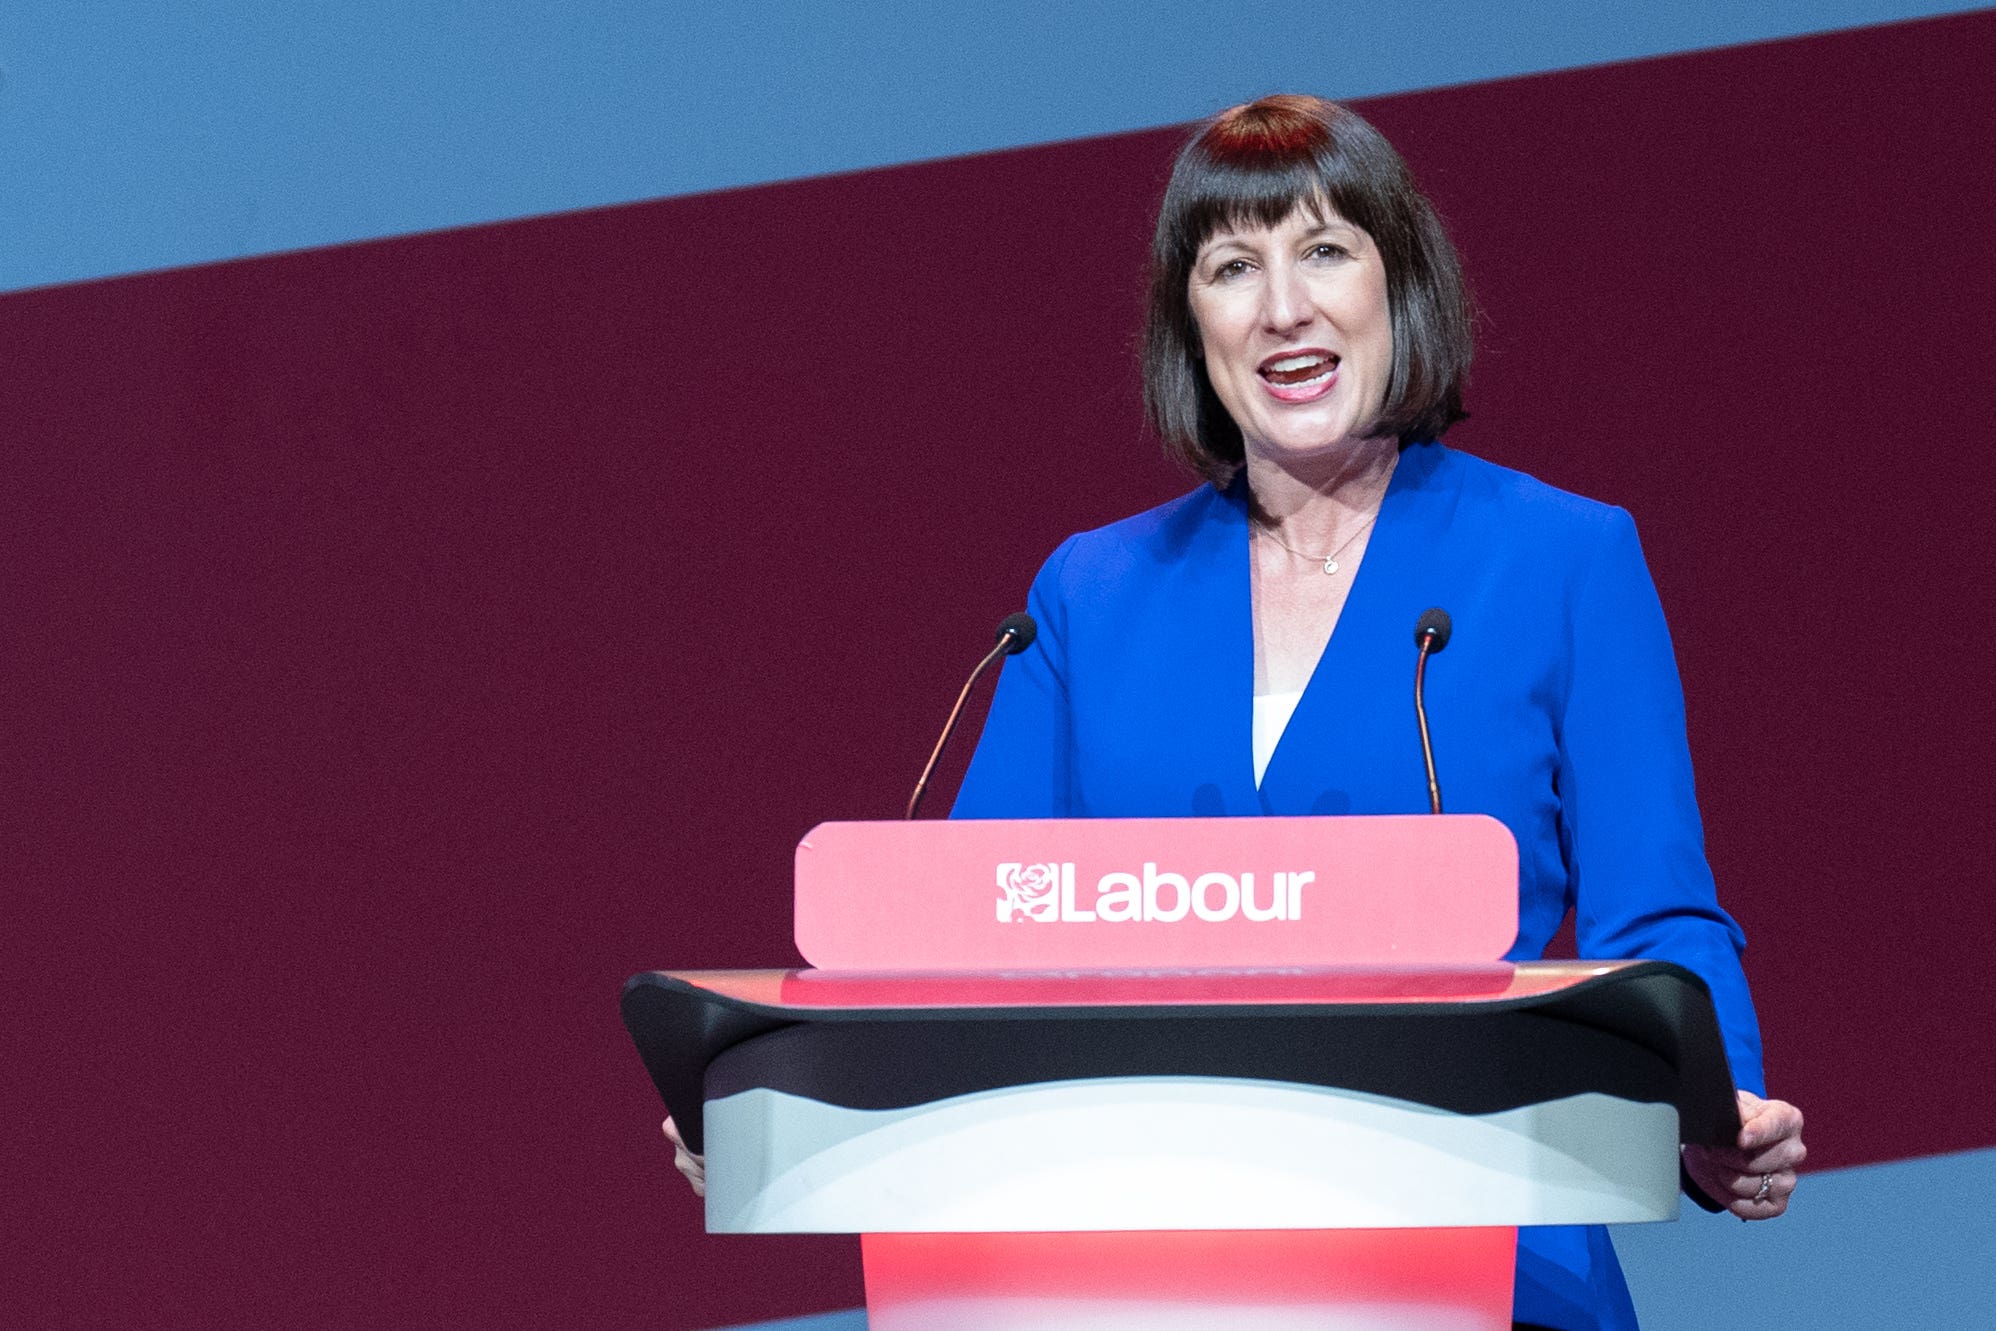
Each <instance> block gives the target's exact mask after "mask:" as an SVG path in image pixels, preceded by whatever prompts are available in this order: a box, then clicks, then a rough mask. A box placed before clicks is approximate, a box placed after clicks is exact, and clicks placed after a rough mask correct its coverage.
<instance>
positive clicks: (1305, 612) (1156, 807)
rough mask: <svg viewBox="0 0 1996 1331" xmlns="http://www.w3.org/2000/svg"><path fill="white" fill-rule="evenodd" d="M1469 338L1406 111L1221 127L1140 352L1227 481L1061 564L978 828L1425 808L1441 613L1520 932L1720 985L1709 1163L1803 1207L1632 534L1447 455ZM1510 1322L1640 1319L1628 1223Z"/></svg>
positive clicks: (1444, 701) (1262, 110)
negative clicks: (1012, 821)
mask: <svg viewBox="0 0 1996 1331" xmlns="http://www.w3.org/2000/svg"><path fill="white" fill-rule="evenodd" d="M1469 352H1470V343H1469V313H1468V300H1467V297H1466V295H1465V293H1464V290H1463V285H1462V280H1461V276H1460V273H1459V271H1458V267H1457V263H1456V258H1455V254H1454V251H1453V249H1452V248H1451V246H1450V245H1449V242H1448V240H1447V237H1446V236H1445V235H1444V234H1443V232H1442V229H1441V226H1440V224H1439V223H1438V221H1437V220H1436V218H1435V215H1434V212H1433V209H1432V208H1431V207H1430V206H1429V204H1428V202H1427V201H1426V200H1425V199H1424V198H1422V196H1421V195H1420V194H1419V193H1418V192H1417V191H1416V190H1415V188H1414V186H1413V183H1412V180H1411V179H1410V177H1409V176H1408V173H1407V171H1406V167H1405V165H1404V164H1403V163H1402V162H1401V161H1400V158H1399V156H1398V154H1396V153H1395V152H1394V150H1393V149H1392V147H1391V146H1390V145H1389V144H1387V142H1386V141H1385V139H1384V138H1382V137H1381V136H1380V135H1379V133H1378V132H1377V131H1376V130H1374V129H1373V128H1372V127H1371V126H1370V125H1368V124H1366V123H1365V121H1363V120H1362V119H1360V118H1359V117H1358V116H1357V115H1356V114H1354V113H1353V112H1351V111H1349V110H1346V109H1344V108H1342V107H1339V106H1336V105H1334V104H1332V103H1329V102H1324V101H1320V100H1317V99H1315V98H1309V97H1295V96H1281V97H1268V98H1264V99H1262V100H1260V101H1257V102H1253V103H1250V104H1248V105H1246V106H1240V107H1235V108H1233V109H1232V110H1229V111H1226V112H1223V113H1222V114H1221V115H1219V116H1218V117H1216V118H1215V119H1214V120H1213V121H1211V122H1210V123H1209V124H1207V125H1206V126H1204V127H1203V128H1202V129H1201V130H1200V131H1199V133H1198V134H1197V135H1195V136H1194V138H1193V139H1192V140H1191V142H1190V143H1188V144H1187V145H1186V147H1185V149H1184V150H1183V151H1182V152H1181V153H1180V155H1179V158H1178V161H1177V163H1176V165H1175V167H1174V169H1173V172H1172V178H1171V183H1170V185H1169V187H1168V189H1167V190H1166V193H1165V198H1164V203H1163V206H1162V209H1161V211H1160V215H1159V218H1158V224H1157V232H1156V237H1155V240H1154V242H1153V247H1152V278H1151V294H1150V312H1149V321H1148V328H1147V333H1146V346H1145V363H1144V371H1145V388H1146V405H1147V407H1148V410H1149V414H1150V416H1151V419H1152V422H1153V423H1154V425H1155V426H1156V427H1157V428H1158V430H1159V432H1160V433H1161V434H1162V435H1163V436H1164V438H1165V439H1166V440H1167V442H1168V443H1169V444H1170V446H1171V447H1172V448H1173V449H1174V450H1176V451H1177V452H1178V453H1179V454H1180V456H1182V457H1183V458H1184V459H1185V460H1186V461H1188V462H1189V463H1190V464H1191V465H1192V466H1193V467H1195V468H1196V469H1197V470H1198V471H1199V472H1200V473H1201V474H1202V475H1203V476H1205V477H1206V478H1207V480H1208V481H1209V482H1210V484H1208V485H1205V486H1202V487H1201V488H1200V489H1199V490H1198V491H1196V492H1194V493H1193V494H1190V495H1187V496H1185V497H1184V498H1182V499H1179V500H1176V501H1174V502H1173V503H1170V504H1166V505H1164V506H1163V507H1162V508H1158V509H1155V510H1152V511H1151V512H1149V513H1144V514H1140V515H1138V516H1137V517H1134V518H1130V519H1128V520H1126V521H1124V522H1120V523H1116V524H1114V525H1112V526H1109V527H1106V528H1103V529H1101V530H1099V531H1094V532H1086V533H1083V534H1081V535H1079V536H1075V537H1072V538H1070V539H1069V540H1068V541H1067V542H1066V543H1065V544H1063V545H1062V546H1061V547H1060V549H1059V550H1057V551H1056V552H1055V553H1054V555H1053V556H1052V558H1050V559H1049V560H1048V561H1047V564H1046V566H1045V567H1044V568H1043V569H1042V570H1041V572H1040V575H1039V577H1038V578H1037V579H1036V580H1035V582H1034V584H1033V589H1032V593H1031V596H1030V598H1029V601H1028V609H1029V610H1030V611H1031V613H1032V614H1033V617H1034V618H1035V619H1036V620H1037V621H1038V624H1039V641H1038V645H1037V646H1036V647H1035V648H1034V649H1033V650H1032V651H1029V652H1026V653H1024V654H1023V655H1020V656H1017V657H1014V658H1011V660H1009V661H1008V663H1007V664H1006V667H1005V672H1004V675H1003V677H1002V678H1001V681H1000V684H999V688H998V693H997V696H996V698H995V699H994V700H993V703H992V708H991V714H990V718H989V720H988V721H987V722H986V725H985V731H984V736H983V739H982V741H981V742H980V744H979V746H978V749H977V754H976V756H975V758H974V759H973V760H972V762H971V767H970V771H969V774H968V775H967V776H966V778H965V781H964V786H963V790H962V792H961V794H960V795H959V797H958V800H957V804H956V809H955V813H956V816H958V817H973V818H977V817H990V818H995V817H1008V818H1018V817H1090V816H1096V817H1117V816H1124V817H1130V816H1170V815H1216V814H1325V813H1333V814H1339V813H1414V812H1421V811H1425V810H1426V808H1427V786H1426V779H1425V772H1424V768H1423V764H1422V760H1421V756H1420V751H1419V748H1418V746H1417V745H1416V744H1415V742H1414V736H1413V730H1412V723H1411V717H1410V716H1409V715H1408V713H1409V711H1410V710H1411V709H1410V708H1409V706H1408V703H1407V697H1406V695H1407V691H1408V686H1409V678H1410V671H1411V669H1412V665H1413V659H1412V658H1413V626H1414V622H1415V620H1416V619H1417V618H1418V617H1419V615H1420V614H1421V612H1422V611H1423V610H1424V609H1426V608H1427V607H1430V606H1441V607H1444V608H1446V609H1447V610H1448V611H1449V612H1450V614H1451V615H1452V616H1453V619H1454V636H1453V639H1452V641H1451V643H1450V645H1449V649H1448V653H1447V655H1446V656H1445V657H1439V658H1436V660H1435V661H1434V662H1433V663H1432V665H1431V667H1430V671H1429V678H1428V697H1427V706H1428V711H1429V717H1430V722H1431V725H1432V727H1433V731H1434V733H1435V735H1436V744H1437V748H1438V749H1439V750H1440V761H1441V764H1442V772H1441V776H1442V787H1443V790H1444V791H1445V792H1446V793H1447V798H1448V804H1449V808H1450V809H1451V810H1453V811H1457V812H1480V813H1488V814H1491V815H1493V816H1495V817H1497V818H1499V819H1500V820H1502V821H1503V822H1504V823H1505V824H1506V825H1507V826H1508V827H1509V828H1510V829H1511V831H1512V833H1513V835H1514V836H1515V837H1516V838H1517V841H1518V847H1519V858H1520V865H1519V868H1520V901H1519V908H1520V912H1519V913H1520V923H1519V932H1518V939H1517V943H1516V946H1515V947H1514V948H1513V950H1512V952H1511V956H1512V957H1513V958H1514V959H1526V958H1535V957H1538V956H1539V955H1541V954H1542V952H1543V950H1544V948H1545V945H1546V942H1547V941H1548V940H1549V939H1550V938H1551V936H1552V934H1553V933H1554V931H1555V930H1556V929H1557V928H1558V927H1559V925H1560V922H1561V921H1562V920H1563V919H1564V918H1565V916H1566V913H1567V911H1568V910H1569V909H1571V910H1572V911H1573V912H1574V916H1575V921H1576V928H1577V931H1578V935H1579V944H1580V951H1581V954H1582V955H1583V956H1588V957H1602V958H1619V957H1654V958H1662V959H1667V960H1670V961H1675V962H1678V963H1680V964H1682V965H1684V966H1686V967H1688V968H1690V969H1691V970H1693V971H1694V972H1696V973H1697V974H1698V975H1700V976H1701V977H1703V978H1704V980H1705V981H1706V983H1707V984H1708V985H1709V986H1710V987H1711V989H1712V993H1713V998H1714V1001H1715V1003H1716V1005H1717V1008H1718V1011H1719V1014H1720V1021H1721V1026H1722V1029H1723V1031H1724V1033H1725V1036H1726V1042H1727V1051H1728V1054H1729V1056H1730V1057H1731V1060H1732V1066H1733V1070H1734V1077H1735V1081H1736V1082H1737V1084H1738V1085H1739V1087H1740V1092H1739V1096H1740V1112H1741V1118H1742V1120H1743V1121H1744V1124H1745V1126H1744V1128H1743V1130H1742V1132H1741V1134H1740V1140H1739V1144H1738V1146H1737V1148H1736V1149H1733V1150H1728V1151H1707V1150H1687V1151H1686V1153H1685V1160H1684V1164H1685V1169H1686V1173H1687V1175H1688V1177H1689V1180H1690V1182H1691V1184H1692V1185H1693V1195H1694V1197H1699V1198H1700V1200H1701V1201H1706V1202H1709V1201H1710V1199H1712V1198H1717V1199H1719V1200H1720V1201H1723V1202H1724V1203H1725V1204H1726V1206H1727V1207H1728V1208H1729V1209H1730V1210H1732V1211H1733V1212H1734V1213H1735V1214H1737V1215H1739V1216H1740V1217H1741V1218H1743V1219H1749V1220H1752V1219H1767V1218H1769V1217H1772V1216H1776V1215H1779V1214H1781V1212H1782V1211H1783V1210H1785V1209H1786V1207H1787V1202H1788V1197H1789V1195H1790V1193H1791V1192H1792V1191H1793V1189H1794V1186H1795V1172H1794V1171H1795V1167H1796V1166H1797V1165H1799V1164H1800V1163H1801V1161H1802V1156H1803V1149H1802V1142H1801V1115H1800V1114H1799V1113H1798V1112H1796V1111H1795V1109H1794V1108H1793V1107H1792V1106H1790V1105H1787V1104H1784V1103H1782V1102H1780V1101H1773V1100H1763V1099H1761V1098H1760V1093H1761V1091H1762V1089H1763V1086H1762V1080H1761V1070H1760V1048H1759V1034H1758V1030H1757V1027H1756V1024H1755V1020H1754V1015H1753V1008H1752V1004H1751V1001H1750V1000H1749V998H1748V996H1747V991H1746V982H1745V977H1744V975H1743V974H1742V972H1741V970H1740V965H1739V953H1740V949H1741V947H1742V946H1743V941H1744V940H1743V939H1742V937H1741V935H1740V931H1739V928H1738V926H1737V925H1735V924H1734V923H1733V921H1732V920H1731V919H1730V918H1729V917H1728V916H1727V915H1726V914H1725V912H1724V911H1722V910H1721V909H1720V908H1719V905H1718V902H1717V900H1716V897H1715V895H1714V891H1713V886H1712V878H1711V873H1710V870H1709V869H1708V868H1707V867H1706V864H1705V859H1704V852H1703V841H1702V833H1701V831H1700V826H1699V820H1698V812H1697V807H1696V804H1695V802H1694V800H1693V795H1692V784H1691V769H1690V759H1689V755H1688V752H1687V750H1686V745H1685V736H1684V717H1683V702H1682V698H1681V696H1680V693H1679V687H1678V681H1677V673H1676V666H1675V663H1674V660H1673V658H1672V655H1671V648H1670V640H1669V637H1668V634H1667V632H1666V630H1665V627H1664V623H1663V615H1662V609H1661V607H1660V605H1659V603H1658V600H1657V596H1656V591H1655V588H1654V586H1653V585H1652V584H1651V582H1650V578H1649V573H1648V570H1647V569H1646V567H1645V566H1644V564H1643V560H1642V554H1641V551H1640V549H1639V547H1638V545H1637V543H1636V538H1635V530H1634V526H1633V524H1632V523H1631V522H1630V520H1629V518H1628V515H1627V514H1625V513H1623V512H1621V511H1620V510H1618V509H1612V508H1609V507H1606V506H1605V505H1601V504H1596V503H1592V502H1590V501H1588V500H1584V499H1579V498H1576V497H1574V496H1572V495H1567V494H1563V493H1561V492H1559V491H1556V490H1553V489H1551V488H1550V487H1548V486H1545V485H1542V484H1540V483H1539V482H1537V481H1534V480H1532V479H1531V478H1529V477H1526V476H1523V475H1520V474H1518V473H1516V472H1511V471H1506V470H1504V469H1502V468H1499V467H1495V466H1492V465H1490V464H1488V463H1484V462H1480V461H1478V460H1476V459H1473V458H1470V457H1468V456H1466V455H1463V454H1460V453H1456V452H1453V451H1451V450H1449V449H1447V448H1445V447H1443V446H1442V444H1441V443H1440V442H1439V439H1440V437H1441V435H1442V434H1443V432H1445V431H1446V430H1447V429H1448V427H1449V426H1450V425H1451V424H1453V423H1454V422H1456V421H1457V420H1460V419H1461V418H1462V414H1463V413H1462V395H1461V384H1462V378H1463V375H1464V373H1465V371H1466V369H1467V367H1468V363H1469ZM667 1132H668V1135H671V1125H670V1124H669V1123H668V1125H667ZM674 1141H675V1144H676V1145H677V1144H678V1141H677V1138H676V1137H675V1138H674ZM679 1160H680V1164H681V1167H682V1169H684V1170H685V1171H686V1172H687V1173H688V1175H689V1177H694V1178H695V1179H696V1183H697V1176H698V1173H699V1162H698V1160H697V1158H694V1157H690V1156H688V1155H687V1154H686V1153H685V1151H684V1149H683V1147H682V1148H681V1150H680V1152H679ZM1701 1193H1702V1194H1703V1195H1702V1196H1700V1194H1701ZM1711 1204H1712V1205H1713V1206H1714V1207H1715V1208H1716V1205H1717V1203H1711ZM1515 1315H1516V1316H1517V1318H1518V1319H1519V1321H1520V1323H1521V1324H1524V1325H1542V1326H1550V1327H1561V1328H1594V1327H1602V1328H1609V1327H1614V1328H1620V1327H1632V1326H1634V1325H1635V1316H1634V1312H1633V1310H1632V1309H1631V1307H1630V1304H1629V1296H1628V1291H1627V1288H1626V1286H1625V1285H1624V1283H1623V1281H1622V1277H1621V1273H1620V1269H1619V1267H1618V1266H1617V1265H1616V1262H1615V1258H1614V1253H1613V1250H1612V1249H1611V1248H1610V1246H1609V1244H1608V1240H1607V1235H1606V1232H1605V1230H1602V1229H1600V1228H1598V1227H1596V1228H1578V1227H1564V1228H1539V1229H1526V1230H1521V1231H1520V1234H1519V1251H1518V1283H1517V1296H1516V1314H1515Z"/></svg>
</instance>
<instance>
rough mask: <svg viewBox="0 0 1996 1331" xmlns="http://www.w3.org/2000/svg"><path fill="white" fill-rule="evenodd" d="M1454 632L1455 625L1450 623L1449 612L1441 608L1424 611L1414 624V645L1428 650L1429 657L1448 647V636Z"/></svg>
mask: <svg viewBox="0 0 1996 1331" xmlns="http://www.w3.org/2000/svg"><path fill="white" fill-rule="evenodd" d="M1454 631H1455V628H1454V625H1452V624H1450V623H1449V618H1448V611H1446V610H1444V609H1442V608H1441V607H1440V606H1436V607H1435V608H1434V609H1432V610H1424V611H1422V612H1421V617H1420V619H1418V620H1416V621H1415V623H1414V645H1415V646H1416V647H1425V648H1427V649H1428V653H1429V655H1433V654H1434V653H1436V652H1438V651H1440V650H1441V649H1442V648H1444V647H1446V646H1448V635H1449V634H1450V633H1453V632H1454Z"/></svg>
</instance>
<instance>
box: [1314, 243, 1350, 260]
mask: <svg viewBox="0 0 1996 1331" xmlns="http://www.w3.org/2000/svg"><path fill="white" fill-rule="evenodd" d="M1350 253H1351V252H1350V251H1349V250H1347V249H1346V248H1345V247H1344V246H1342V245H1333V244H1331V242H1329V241H1328V240H1327V241H1325V242H1323V243H1322V244H1320V245H1312V246H1311V247H1310V257H1311V258H1313V259H1343V258H1347V257H1349V255H1350Z"/></svg>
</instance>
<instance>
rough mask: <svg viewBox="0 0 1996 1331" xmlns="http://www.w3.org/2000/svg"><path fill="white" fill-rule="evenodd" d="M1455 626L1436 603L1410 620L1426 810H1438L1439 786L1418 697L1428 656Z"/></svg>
mask: <svg viewBox="0 0 1996 1331" xmlns="http://www.w3.org/2000/svg"><path fill="white" fill-rule="evenodd" d="M1454 631H1455V626H1454V625H1453V624H1451V623H1450V622H1449V617H1448V611H1446V610H1443V609H1442V608H1441V607H1439V606H1436V607H1435V608H1433V609H1431V610H1424V611H1422V612H1421V617H1420V619H1418V620H1416V621H1415V623H1414V645H1415V646H1416V647H1419V648H1420V649H1421V654H1420V656H1419V657H1417V658H1416V659H1415V661H1414V719H1415V720H1416V721H1418V722H1420V725H1421V761H1422V762H1423V763H1425V764H1427V768H1428V812H1430V813H1440V812H1441V811H1442V788H1441V786H1440V784H1439V783H1438V782H1436V780H1435V746H1434V745H1433V744H1432V743H1431V742H1429V739H1428V705H1427V703H1426V702H1425V701H1424V700H1423V699H1422V696H1421V686H1422V684H1423V683H1424V682H1425V681H1426V679H1427V674H1428V658H1429V657H1430V656H1432V655H1433V654H1434V653H1436V652H1439V651H1440V650H1441V649H1442V648H1444V647H1446V646H1448V640H1449V635H1450V634H1451V633H1453V632H1454Z"/></svg>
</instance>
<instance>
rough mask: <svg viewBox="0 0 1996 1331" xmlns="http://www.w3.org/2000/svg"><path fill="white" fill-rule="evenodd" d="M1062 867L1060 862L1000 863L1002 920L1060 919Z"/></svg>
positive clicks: (1000, 920)
mask: <svg viewBox="0 0 1996 1331" xmlns="http://www.w3.org/2000/svg"><path fill="white" fill-rule="evenodd" d="M1060 869H1061V866H1060V865H1058V864H1001V865H999V866H998V922H999V923H1000V924H1009V923H1011V922H1012V921H1013V920H1018V919H1026V920H1041V921H1046V920H1057V919H1059V918H1060V876H1061V875H1060Z"/></svg>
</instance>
